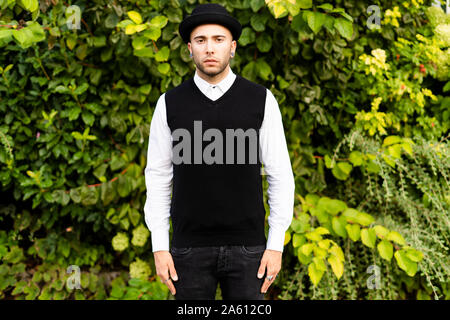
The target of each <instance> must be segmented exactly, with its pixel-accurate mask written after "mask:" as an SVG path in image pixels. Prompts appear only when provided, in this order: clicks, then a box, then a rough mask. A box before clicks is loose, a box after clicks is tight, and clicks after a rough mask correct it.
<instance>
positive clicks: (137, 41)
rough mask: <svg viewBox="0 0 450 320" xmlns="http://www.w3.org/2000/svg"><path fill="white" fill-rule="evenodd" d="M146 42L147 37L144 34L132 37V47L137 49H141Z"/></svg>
mask: <svg viewBox="0 0 450 320" xmlns="http://www.w3.org/2000/svg"><path fill="white" fill-rule="evenodd" d="M147 31H148V30H147ZM147 31H146V32H147ZM147 42H148V38H146V37H144V36H138V37H135V38H134V39H133V41H132V45H133V48H134V49H136V50H139V49H143V48H144V47H145V46H146V45H147Z"/></svg>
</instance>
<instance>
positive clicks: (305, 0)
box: [296, 0, 312, 9]
mask: <svg viewBox="0 0 450 320" xmlns="http://www.w3.org/2000/svg"><path fill="white" fill-rule="evenodd" d="M296 1H297V2H298V4H299V6H300V8H301V9H309V8H312V0H296Z"/></svg>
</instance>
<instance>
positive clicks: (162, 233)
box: [144, 93, 173, 252]
mask: <svg viewBox="0 0 450 320" xmlns="http://www.w3.org/2000/svg"><path fill="white" fill-rule="evenodd" d="M172 176H173V166H172V134H171V131H170V128H169V126H168V124H167V115H166V101H165V93H164V94H162V95H161V96H160V97H159V99H158V102H157V103H156V107H155V111H154V112H153V117H152V121H151V124H150V135H149V139H148V151H147V166H146V168H145V184H146V187H147V198H146V201H145V205H144V214H145V223H146V224H147V227H148V228H149V229H150V231H151V239H152V251H153V252H155V251H160V250H166V251H168V250H169V242H170V241H169V230H170V222H169V219H170V203H171V193H172Z"/></svg>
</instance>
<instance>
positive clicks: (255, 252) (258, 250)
mask: <svg viewBox="0 0 450 320" xmlns="http://www.w3.org/2000/svg"><path fill="white" fill-rule="evenodd" d="M265 250H266V245H265V244H262V245H257V246H246V245H243V246H241V252H242V253H243V254H245V255H247V256H250V257H259V256H261V255H262V254H263V253H264V251H265Z"/></svg>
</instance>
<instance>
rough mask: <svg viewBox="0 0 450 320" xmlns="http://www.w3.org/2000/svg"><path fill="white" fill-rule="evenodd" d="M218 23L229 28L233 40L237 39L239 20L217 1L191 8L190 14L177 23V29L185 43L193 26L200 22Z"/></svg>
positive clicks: (239, 30) (240, 28) (240, 27)
mask: <svg viewBox="0 0 450 320" xmlns="http://www.w3.org/2000/svg"><path fill="white" fill-rule="evenodd" d="M208 23H214V24H220V25H222V26H224V27H225V28H227V29H228V30H230V32H231V34H232V35H233V40H236V41H237V40H238V39H239V37H240V35H241V32H242V26H241V24H240V22H239V21H238V20H237V19H235V18H233V17H232V16H231V15H230V14H229V13H228V11H227V9H225V8H224V7H223V6H221V5H220V4H217V3H205V4H200V5H198V6H197V7H195V9H194V10H192V14H191V15H189V16H187V17H186V18H185V19H184V20H183V21H182V22H181V23H180V25H179V27H178V31H179V32H180V35H181V38H182V39H183V41H184V42H185V43H188V42H189V40H190V36H191V32H192V30H194V28H195V27H197V26H199V25H202V24H208Z"/></svg>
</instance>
